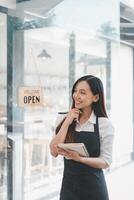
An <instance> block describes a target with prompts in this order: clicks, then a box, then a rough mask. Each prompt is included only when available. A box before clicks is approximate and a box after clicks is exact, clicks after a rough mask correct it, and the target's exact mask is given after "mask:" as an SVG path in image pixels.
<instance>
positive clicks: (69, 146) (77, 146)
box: [58, 143, 89, 157]
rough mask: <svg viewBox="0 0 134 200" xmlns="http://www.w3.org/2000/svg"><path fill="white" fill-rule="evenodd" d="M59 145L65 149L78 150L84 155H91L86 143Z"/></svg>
mask: <svg viewBox="0 0 134 200" xmlns="http://www.w3.org/2000/svg"><path fill="white" fill-rule="evenodd" d="M58 147H60V148H62V149H64V150H72V151H76V152H78V153H79V154H80V155H81V156H83V157H89V153H88V151H87V149H86V147H85V144H84V143H59V144H58Z"/></svg>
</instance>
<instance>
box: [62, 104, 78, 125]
mask: <svg viewBox="0 0 134 200" xmlns="http://www.w3.org/2000/svg"><path fill="white" fill-rule="evenodd" d="M79 114H80V110H79V109H78V108H72V109H71V110H70V111H69V112H68V114H67V117H66V119H65V122H66V123H67V124H68V125H70V124H71V123H72V122H73V120H74V119H75V120H78V118H79Z"/></svg>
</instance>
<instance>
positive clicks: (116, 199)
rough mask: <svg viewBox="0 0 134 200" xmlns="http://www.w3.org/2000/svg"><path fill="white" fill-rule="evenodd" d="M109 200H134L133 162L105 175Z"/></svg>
mask: <svg viewBox="0 0 134 200" xmlns="http://www.w3.org/2000/svg"><path fill="white" fill-rule="evenodd" d="M106 180H107V185H108V190H109V196H110V200H134V189H133V188H134V162H132V163H130V164H127V165H126V166H123V167H120V168H119V169H116V170H114V171H113V172H110V173H108V174H107V175H106Z"/></svg>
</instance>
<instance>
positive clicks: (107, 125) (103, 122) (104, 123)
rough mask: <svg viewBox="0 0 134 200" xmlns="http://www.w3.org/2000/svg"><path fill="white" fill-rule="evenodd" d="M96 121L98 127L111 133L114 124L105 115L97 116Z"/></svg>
mask: <svg viewBox="0 0 134 200" xmlns="http://www.w3.org/2000/svg"><path fill="white" fill-rule="evenodd" d="M98 123H99V128H100V129H105V130H108V132H109V133H111V134H113V133H114V130H115V128H114V126H113V123H112V121H111V120H110V119H109V118H107V117H99V118H98Z"/></svg>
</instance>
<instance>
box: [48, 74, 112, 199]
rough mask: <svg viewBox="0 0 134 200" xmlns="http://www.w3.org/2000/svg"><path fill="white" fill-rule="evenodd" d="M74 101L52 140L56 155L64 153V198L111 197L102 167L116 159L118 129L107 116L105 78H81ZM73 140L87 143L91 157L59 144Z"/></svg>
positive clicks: (73, 90)
mask: <svg viewBox="0 0 134 200" xmlns="http://www.w3.org/2000/svg"><path fill="white" fill-rule="evenodd" d="M72 100H73V104H72V108H71V109H70V111H69V112H68V113H67V114H64V115H63V114H61V115H60V117H59V118H58V120H57V128H56V135H55V137H54V138H53V139H52V141H51V143H50V150H51V154H52V155H53V156H54V157H56V156H57V155H62V156H64V174H63V181H62V188H61V192H60V200H108V199H109V197H108V191H107V186H106V182H105V178H104V174H103V170H102V169H105V168H107V167H109V165H110V164H111V161H112V146H113V133H114V128H113V126H112V124H111V122H110V121H109V119H108V117H107V113H106V108H105V102H104V91H103V85H102V82H101V80H100V79H99V78H97V77H95V76H92V75H87V76H83V77H81V78H79V79H78V80H77V81H76V82H75V84H74V86H73V88H72ZM69 142H75V143H84V144H85V146H86V148H87V150H88V152H89V155H90V157H81V156H80V155H79V154H78V153H77V152H75V151H70V150H66V151H65V150H63V149H61V148H59V147H57V145H58V143H69ZM66 157H68V158H70V159H66Z"/></svg>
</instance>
